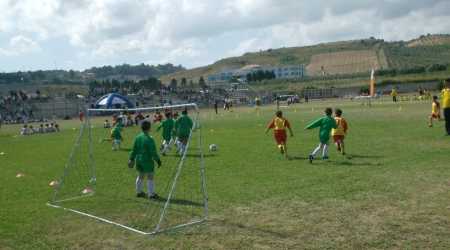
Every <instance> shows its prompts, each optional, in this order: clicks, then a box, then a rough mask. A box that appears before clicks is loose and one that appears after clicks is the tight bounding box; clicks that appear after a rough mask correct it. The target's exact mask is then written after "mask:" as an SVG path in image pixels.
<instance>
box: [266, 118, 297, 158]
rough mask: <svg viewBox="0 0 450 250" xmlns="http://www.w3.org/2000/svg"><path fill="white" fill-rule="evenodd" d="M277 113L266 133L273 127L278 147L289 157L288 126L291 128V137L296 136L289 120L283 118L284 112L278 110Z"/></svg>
mask: <svg viewBox="0 0 450 250" xmlns="http://www.w3.org/2000/svg"><path fill="white" fill-rule="evenodd" d="M275 115H276V116H275V118H273V119H272V121H271V122H270V123H269V125H268V126H267V129H266V134H267V133H268V132H269V130H270V129H273V136H274V138H275V141H276V143H277V147H278V149H279V150H280V153H281V154H284V157H286V158H288V153H287V146H286V141H287V134H286V128H287V129H289V133H290V134H291V137H293V136H294V133H293V132H292V129H291V125H290V124H289V121H288V120H286V119H285V118H283V112H281V111H277V112H276V113H275Z"/></svg>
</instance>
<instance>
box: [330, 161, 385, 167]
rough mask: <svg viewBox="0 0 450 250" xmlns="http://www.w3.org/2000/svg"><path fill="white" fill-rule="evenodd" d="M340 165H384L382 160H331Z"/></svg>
mask: <svg viewBox="0 0 450 250" xmlns="http://www.w3.org/2000/svg"><path fill="white" fill-rule="evenodd" d="M329 162H330V163H333V164H335V165H338V166H350V167H351V166H375V167H378V166H382V165H383V163H380V162H351V161H329Z"/></svg>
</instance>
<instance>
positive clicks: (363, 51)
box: [160, 35, 450, 83]
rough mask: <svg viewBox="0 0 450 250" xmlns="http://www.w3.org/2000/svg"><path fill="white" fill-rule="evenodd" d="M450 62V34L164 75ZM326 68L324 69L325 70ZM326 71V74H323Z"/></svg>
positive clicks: (254, 57) (316, 49)
mask: <svg viewBox="0 0 450 250" xmlns="http://www.w3.org/2000/svg"><path fill="white" fill-rule="evenodd" d="M449 63H450V35H427V36H421V37H420V38H417V39H414V40H411V41H407V42H403V41H400V42H385V41H384V40H379V39H374V38H370V39H362V40H353V41H342V42H333V43H324V44H318V45H314V46H306V47H291V48H279V49H269V50H265V51H259V52H251V53H246V54H244V55H242V56H238V57H230V58H225V59H222V60H219V61H217V62H215V63H213V64H211V65H208V66H204V67H198V68H194V69H189V70H183V71H179V72H176V73H174V74H169V75H165V76H162V77H161V78H160V79H161V80H162V82H163V83H167V82H169V81H170V80H171V79H172V78H175V79H177V80H180V79H181V78H186V79H187V80H193V81H198V79H199V77H200V76H204V77H205V76H207V75H210V74H215V73H220V72H222V71H224V70H229V69H238V68H241V67H243V66H245V65H249V64H259V65H273V66H276V65H292V64H304V65H305V66H306V70H307V75H309V76H318V75H321V74H323V73H325V74H326V75H335V74H356V73H361V72H368V71H370V69H371V68H374V69H407V68H413V67H417V66H423V67H426V66H429V65H432V64H449ZM322 69H323V70H322ZM322 71H324V72H322Z"/></svg>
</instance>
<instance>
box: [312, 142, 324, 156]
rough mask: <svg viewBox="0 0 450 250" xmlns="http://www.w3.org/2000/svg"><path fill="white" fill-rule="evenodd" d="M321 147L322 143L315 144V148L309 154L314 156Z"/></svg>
mask: <svg viewBox="0 0 450 250" xmlns="http://www.w3.org/2000/svg"><path fill="white" fill-rule="evenodd" d="M321 148H322V143H319V146H317V148H315V149H314V151H312V153H311V155H312V156H316V154H317V153H318V152H319V151H320V149H321Z"/></svg>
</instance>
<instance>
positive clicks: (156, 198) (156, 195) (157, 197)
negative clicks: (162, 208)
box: [148, 193, 159, 200]
mask: <svg viewBox="0 0 450 250" xmlns="http://www.w3.org/2000/svg"><path fill="white" fill-rule="evenodd" d="M148 198H149V199H151V200H158V199H159V195H158V194H157V193H153V194H152V195H150V196H149V197H148Z"/></svg>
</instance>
